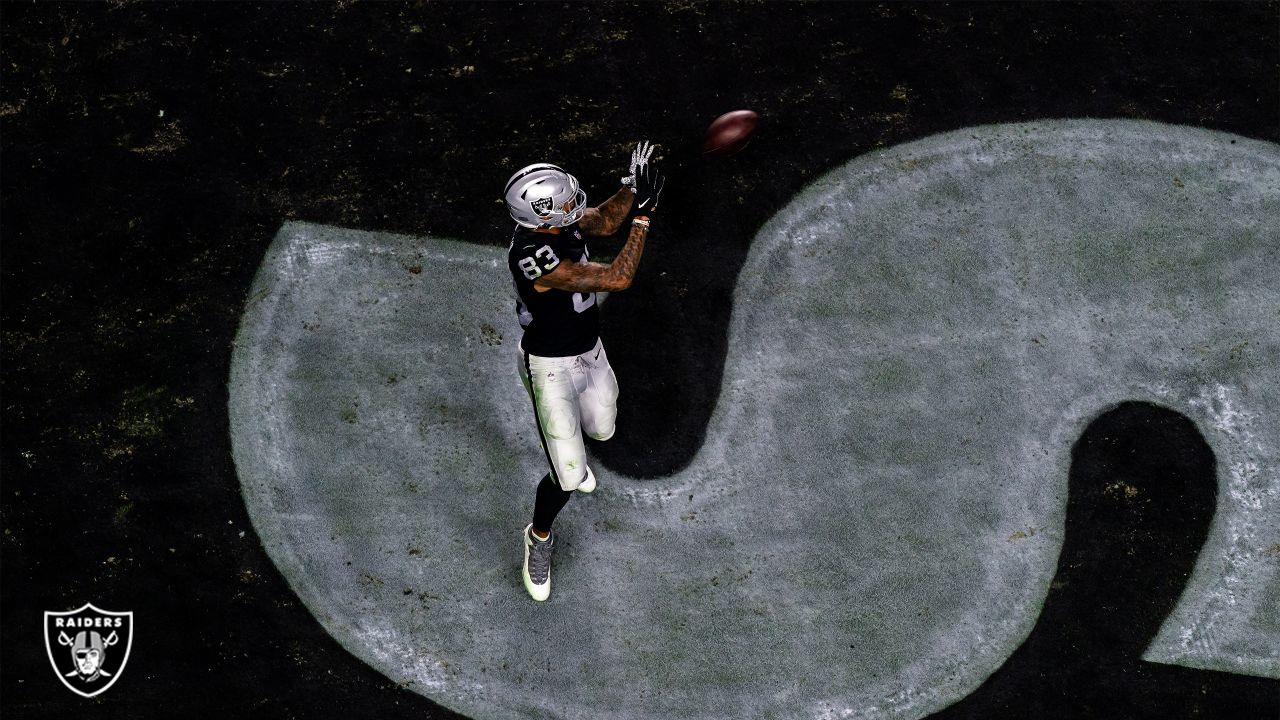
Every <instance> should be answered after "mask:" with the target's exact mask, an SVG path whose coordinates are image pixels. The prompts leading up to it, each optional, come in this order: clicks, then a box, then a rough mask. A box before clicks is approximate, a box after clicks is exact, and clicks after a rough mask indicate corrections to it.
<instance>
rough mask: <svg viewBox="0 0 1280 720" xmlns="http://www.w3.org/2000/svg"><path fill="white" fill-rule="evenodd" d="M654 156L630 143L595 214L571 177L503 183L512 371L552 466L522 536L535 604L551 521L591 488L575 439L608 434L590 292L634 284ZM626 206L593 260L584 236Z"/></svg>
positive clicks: (656, 180)
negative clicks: (517, 331) (509, 231)
mask: <svg viewBox="0 0 1280 720" xmlns="http://www.w3.org/2000/svg"><path fill="white" fill-rule="evenodd" d="M653 150H654V146H653V145H652V144H651V143H648V142H641V143H638V144H637V145H636V148H635V150H634V151H632V153H631V164H630V174H629V175H628V176H627V177H625V178H622V183H623V187H622V188H621V189H620V190H618V192H616V193H614V195H613V197H611V198H609V199H608V200H606V201H605V202H604V203H603V204H601V205H599V206H597V207H588V206H587V196H586V193H584V192H583V191H582V189H581V188H580V187H579V186H578V180H577V178H575V177H574V176H572V175H570V174H569V173H567V172H565V171H564V170H563V169H561V168H559V167H557V166H556V165H551V164H549V163H536V164H533V165H529V166H528V167H525V168H522V169H521V170H519V171H518V172H516V174H514V175H512V176H511V179H510V180H508V181H507V187H506V191H505V193H504V195H505V198H506V203H507V210H508V211H509V212H510V213H511V218H512V219H513V220H515V221H516V224H517V227H516V229H515V234H514V235H513V236H512V238H511V246H510V247H509V248H508V251H507V266H508V267H509V268H510V270H511V277H512V278H513V279H514V280H515V286H516V295H517V301H516V315H517V316H518V317H519V319H520V326H521V327H522V328H524V336H523V337H522V339H521V341H520V357H519V373H520V379H521V380H522V381H523V383H524V387H525V390H527V391H528V393H529V397H530V399H531V400H532V401H533V407H534V419H535V422H536V423H537V427H538V435H539V437H540V438H541V440H542V447H543V449H544V450H545V451H546V456H547V463H548V464H549V465H550V472H548V473H547V474H546V475H545V476H543V478H542V480H541V481H540V482H539V483H538V488H537V492H536V493H535V498H534V509H533V521H532V522H531V523H529V524H528V525H526V526H525V528H524V540H523V544H524V586H525V588H526V589H527V590H528V591H529V594H530V595H532V596H533V599H534V600H538V601H542V600H546V599H547V597H548V596H549V595H550V594H551V551H552V549H553V548H554V547H555V542H556V538H555V536H554V535H552V533H551V523H552V522H553V521H554V520H555V517H556V514H557V513H559V512H560V510H561V508H563V507H564V505H565V503H567V502H568V501H569V498H570V497H571V496H572V495H573V493H574V491H577V492H585V493H589V492H591V491H592V490H595V488H596V479H595V475H594V474H593V473H592V472H591V468H589V467H587V463H586V448H585V447H584V446H583V441H582V435H583V433H586V434H587V435H590V436H591V437H593V438H595V439H596V440H608V439H609V438H610V437H612V436H613V431H614V420H615V418H616V417H617V414H618V406H617V400H618V381H617V378H616V377H615V376H614V374H613V369H612V368H611V367H610V366H609V357H608V355H606V354H605V351H604V347H603V345H602V344H601V342H600V334H599V331H600V311H599V308H598V307H597V306H596V295H595V294H596V293H597V292H617V291H619V290H625V289H627V288H628V287H629V286H630V285H631V279H632V278H633V277H635V274H636V266H637V265H639V264H640V255H641V253H642V252H643V251H644V241H645V237H646V236H647V235H648V232H649V224H650V223H651V222H652V221H653V216H654V212H655V211H656V210H657V207H658V196H659V194H660V193H661V192H662V186H663V183H664V180H663V178H662V176H661V175H659V174H658V172H657V169H656V168H655V167H654V165H653V162H652V161H651V158H652V155H653ZM633 203H634V205H635V214H634V216H633V217H632V219H631V229H630V231H629V233H628V235H627V242H626V245H624V246H623V248H622V250H621V251H620V252H619V253H618V255H617V257H615V258H614V259H613V262H611V263H609V264H607V265H606V264H603V263H593V262H591V260H590V256H589V255H588V251H587V243H586V237H588V236H604V235H612V234H613V233H614V232H616V231H617V230H618V228H619V227H620V226H621V225H622V222H623V220H624V219H625V218H626V217H627V214H628V212H630V211H631V209H632V205H633Z"/></svg>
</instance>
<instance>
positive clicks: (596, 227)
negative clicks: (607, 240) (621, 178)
mask: <svg viewBox="0 0 1280 720" xmlns="http://www.w3.org/2000/svg"><path fill="white" fill-rule="evenodd" d="M635 196H636V194H635V191H634V190H632V189H631V188H630V187H627V186H626V185H624V186H622V189H620V190H618V192H616V193H614V194H613V197H611V198H609V199H608V200H605V201H604V202H603V203H600V204H599V205H597V206H595V207H593V208H587V211H586V212H584V213H583V214H582V219H581V220H579V221H578V223H579V224H578V227H579V228H581V230H582V232H584V233H586V234H587V235H612V234H614V233H616V232H618V228H619V227H621V226H622V221H623V220H626V219H627V213H629V212H631V201H632V199H633V198H635Z"/></svg>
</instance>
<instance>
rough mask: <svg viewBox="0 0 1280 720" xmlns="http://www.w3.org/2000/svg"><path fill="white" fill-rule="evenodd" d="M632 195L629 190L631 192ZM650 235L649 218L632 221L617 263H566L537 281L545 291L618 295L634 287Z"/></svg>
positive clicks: (614, 260) (615, 259)
mask: <svg viewBox="0 0 1280 720" xmlns="http://www.w3.org/2000/svg"><path fill="white" fill-rule="evenodd" d="M627 194H628V195H630V194H631V193H630V192H629V191H628V193H627ZM648 235H649V219H648V218H645V217H637V218H635V219H634V220H632V222H631V232H630V234H629V235H627V244H626V245H623V246H622V251H621V252H619V253H618V254H617V256H616V257H614V258H613V262H611V263H609V264H608V265H605V264H604V263H594V262H585V263H574V262H562V263H560V264H559V265H557V266H556V267H555V269H554V270H552V271H551V272H549V273H547V274H546V275H543V276H542V277H540V278H538V279H537V280H535V281H534V282H533V284H534V287H537V288H541V289H550V288H555V289H557V290H568V291H569V292H617V291H618V290H626V289H627V288H629V287H631V280H632V278H634V277H635V276H636V268H638V267H639V266H640V256H641V255H642V254H643V253H644V240H645V238H646V237H647V236H648Z"/></svg>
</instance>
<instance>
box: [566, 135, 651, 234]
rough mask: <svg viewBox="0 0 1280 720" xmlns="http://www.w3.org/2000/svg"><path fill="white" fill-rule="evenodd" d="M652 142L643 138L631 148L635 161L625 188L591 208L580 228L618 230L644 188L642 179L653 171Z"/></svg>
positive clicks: (601, 231) (598, 231)
mask: <svg viewBox="0 0 1280 720" xmlns="http://www.w3.org/2000/svg"><path fill="white" fill-rule="evenodd" d="M655 147H657V146H656V145H654V144H653V143H651V142H648V141H641V142H638V143H636V147H635V149H634V150H632V151H631V164H630V165H628V166H627V171H628V174H627V176H626V177H624V178H622V189H621V190H619V191H618V192H616V193H614V194H613V197H611V198H609V199H608V200H605V201H604V202H603V203H601V204H600V205H597V206H596V207H594V208H588V209H587V211H586V212H584V213H583V215H582V219H581V220H579V221H578V223H579V225H578V227H579V228H581V229H582V232H584V233H586V234H588V235H612V234H614V233H615V232H617V231H618V228H619V227H620V226H621V225H622V221H623V220H625V219H626V217H627V213H628V212H629V211H630V210H631V204H632V202H633V201H634V199H635V195H636V193H637V192H639V190H640V185H639V183H640V178H641V177H643V176H645V175H646V174H648V175H649V176H650V177H651V178H652V177H654V176H656V174H657V173H656V172H655V173H649V161H650V158H652V157H653V151H654V148H655Z"/></svg>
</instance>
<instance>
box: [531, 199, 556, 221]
mask: <svg viewBox="0 0 1280 720" xmlns="http://www.w3.org/2000/svg"><path fill="white" fill-rule="evenodd" d="M529 207H531V208H533V212H534V214H536V215H537V216H538V217H545V216H547V215H550V214H551V198H549V197H544V198H538V199H537V200H530V201H529Z"/></svg>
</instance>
